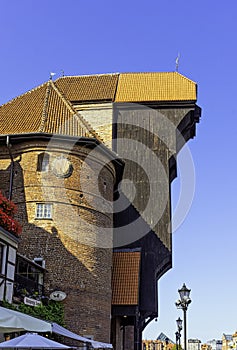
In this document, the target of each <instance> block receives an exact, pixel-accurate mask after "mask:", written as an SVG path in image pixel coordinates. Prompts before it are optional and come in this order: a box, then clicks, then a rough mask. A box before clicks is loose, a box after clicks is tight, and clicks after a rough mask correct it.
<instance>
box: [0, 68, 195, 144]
mask: <svg viewBox="0 0 237 350" xmlns="http://www.w3.org/2000/svg"><path fill="white" fill-rule="evenodd" d="M104 101H110V102H159V101H196V84H195V83H194V82H193V81H191V80H189V79H187V78H186V77H184V76H183V75H181V74H179V73H177V72H170V73H121V74H118V73H116V74H101V75H88V76H74V77H66V76H65V77H61V78H59V79H57V80H55V81H52V80H49V81H48V82H46V83H44V84H42V85H40V86H38V87H36V88H35V89H32V90H30V91H29V92H27V93H25V94H23V95H21V96H19V97H17V98H15V99H13V100H12V101H10V102H8V103H6V104H4V105H2V106H0V134H2V135H10V134H20V133H37V132H45V133H57V134H63V135H69V136H79V137H80V136H85V137H93V138H97V139H98V140H100V141H102V140H101V138H100V137H99V135H98V134H97V133H96V132H95V131H94V129H93V126H91V125H90V124H89V123H88V122H87V121H86V120H85V119H84V118H83V117H82V116H81V115H80V114H79V113H78V112H77V111H76V110H75V109H74V107H73V103H76V102H77V103H80V102H81V103H83V102H104Z"/></svg>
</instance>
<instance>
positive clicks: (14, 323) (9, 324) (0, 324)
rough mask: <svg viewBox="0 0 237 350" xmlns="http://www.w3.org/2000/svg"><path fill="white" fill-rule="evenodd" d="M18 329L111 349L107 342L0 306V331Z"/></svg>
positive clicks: (9, 331) (96, 347)
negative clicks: (92, 338)
mask: <svg viewBox="0 0 237 350" xmlns="http://www.w3.org/2000/svg"><path fill="white" fill-rule="evenodd" d="M19 331H30V332H40V333H43V332H53V333H57V334H60V335H63V336H64V337H68V338H71V339H75V340H78V341H80V342H83V343H89V344H90V345H91V346H92V347H93V348H95V349H101V348H103V349H111V348H112V345H111V344H109V343H102V342H98V341H95V340H91V339H88V338H85V337H81V336H80V335H78V334H76V333H73V332H71V331H69V330H68V329H66V328H64V327H62V326H60V325H59V324H57V323H54V322H49V321H43V320H40V319H38V318H36V317H32V316H30V315H26V314H24V313H22V312H19V311H15V310H11V309H7V308H4V307H1V306H0V333H12V332H19Z"/></svg>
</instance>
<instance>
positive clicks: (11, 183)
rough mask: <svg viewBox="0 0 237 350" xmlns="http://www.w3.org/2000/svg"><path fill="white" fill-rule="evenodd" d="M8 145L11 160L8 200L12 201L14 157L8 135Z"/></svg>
mask: <svg viewBox="0 0 237 350" xmlns="http://www.w3.org/2000/svg"><path fill="white" fill-rule="evenodd" d="M6 145H7V148H8V152H9V156H10V158H11V168H10V185H9V195H8V199H9V200H11V199H12V186H13V171H14V160H13V156H12V152H11V144H10V140H9V135H7V140H6Z"/></svg>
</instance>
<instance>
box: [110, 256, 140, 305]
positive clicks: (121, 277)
mask: <svg viewBox="0 0 237 350" xmlns="http://www.w3.org/2000/svg"><path fill="white" fill-rule="evenodd" d="M140 260H141V253H140V252H114V253H113V272H112V305H137V304H138V302H139V274H140Z"/></svg>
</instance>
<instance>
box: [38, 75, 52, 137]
mask: <svg viewBox="0 0 237 350" xmlns="http://www.w3.org/2000/svg"><path fill="white" fill-rule="evenodd" d="M50 82H51V80H49V81H48V82H47V87H46V91H45V98H44V105H43V110H42V114H41V124H40V128H39V132H43V130H44V125H45V123H46V121H47V116H48V113H47V110H48V102H49V94H50V90H51V89H50V87H51V86H50Z"/></svg>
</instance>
